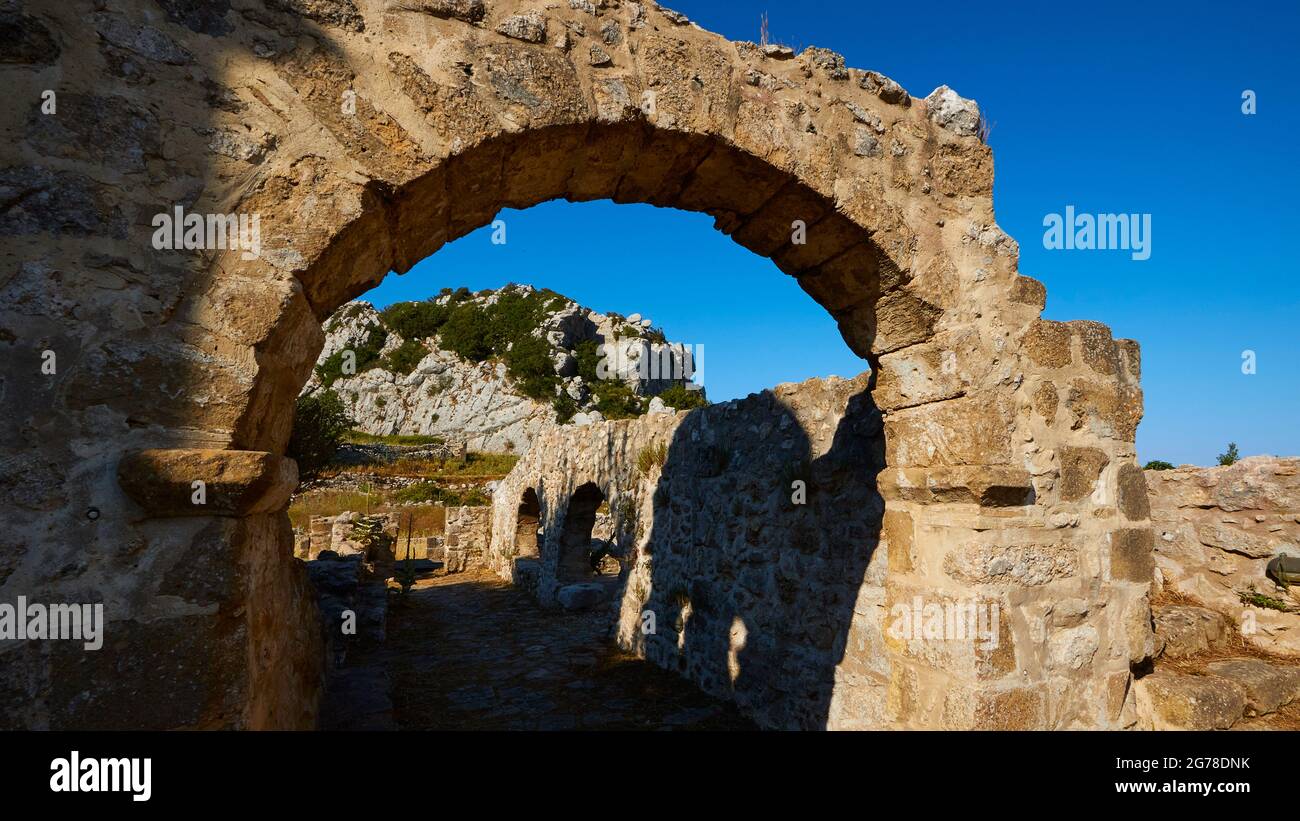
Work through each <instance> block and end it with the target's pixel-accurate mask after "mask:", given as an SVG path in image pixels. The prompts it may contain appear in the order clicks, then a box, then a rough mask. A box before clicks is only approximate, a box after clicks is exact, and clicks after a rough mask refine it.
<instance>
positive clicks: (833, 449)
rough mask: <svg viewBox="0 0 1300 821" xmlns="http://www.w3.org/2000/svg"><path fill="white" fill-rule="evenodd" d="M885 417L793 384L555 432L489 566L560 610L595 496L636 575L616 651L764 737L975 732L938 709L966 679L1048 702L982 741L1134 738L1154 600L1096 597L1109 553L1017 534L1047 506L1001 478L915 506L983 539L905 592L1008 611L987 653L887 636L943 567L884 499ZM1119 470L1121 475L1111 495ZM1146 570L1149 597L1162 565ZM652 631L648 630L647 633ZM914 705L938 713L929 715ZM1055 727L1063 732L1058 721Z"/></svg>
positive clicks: (526, 474) (540, 446)
mask: <svg viewBox="0 0 1300 821" xmlns="http://www.w3.org/2000/svg"><path fill="white" fill-rule="evenodd" d="M887 419H888V416H887V415H886V417H885V418H884V419H882V415H881V413H880V411H879V410H878V409H877V408H876V407H875V405H874V403H873V401H872V394H871V393H870V392H869V390H868V377H867V375H863V376H861V377H858V378H857V379H854V380H839V379H834V378H832V379H829V380H810V381H808V382H804V383H802V384H798V385H781V386H779V387H777V388H775V389H773V390H772V391H765V392H763V393H762V394H757V395H753V396H751V397H749V398H747V399H744V400H738V401H734V402H728V403H723V404H720V405H715V406H711V407H709V408H706V409H703V410H699V411H694V412H691V413H685V412H683V413H677V414H658V415H650V416H647V417H644V418H642V419H638V420H633V421H623V422H608V423H603V424H598V425H592V426H588V427H580V428H566V429H560V430H556V431H555V432H553V433H551V434H549V435H547V436H546V437H544V438H542V439H540V440H539V441H537V442H536V443H534V446H533V448H532V449H531V450H530V451H529V453H528V454H527V455H526V456H525V457H524V458H523V459H522V460H521V461H520V462H519V464H518V465H517V466H516V467H515V469H514V470H513V471H512V472H511V474H510V475H509V476H508V477H507V478H506V479H505V480H504V481H503V482H502V484H501V485H500V487H499V488H498V489H497V492H496V495H495V497H494V511H493V534H494V535H493V541H492V549H491V551H490V554H489V558H490V561H491V562H492V564H493V566H494V567H495V568H496V569H497V571H498V572H500V573H501V574H502V575H503V576H505V577H507V578H513V579H515V580H516V581H517V582H520V583H523V584H526V585H528V586H529V587H534V586H535V588H536V592H537V595H538V598H539V600H540V601H541V603H542V604H544V605H554V604H556V599H557V592H558V591H559V590H560V589H562V585H563V583H564V581H563V579H561V578H560V577H559V573H560V566H561V562H562V557H561V552H562V551H563V550H564V546H563V545H562V534H563V531H564V529H565V521H566V516H567V515H568V509H569V505H570V503H571V500H572V498H573V495H574V493H575V491H577V489H578V488H579V487H581V486H583V485H586V484H587V483H594V484H595V485H596V486H597V487H598V488H599V489H600V491H601V493H602V494H603V495H604V497H605V499H606V500H607V501H608V503H609V507H610V511H611V515H612V519H613V538H614V540H615V541H616V542H617V543H618V553H619V554H620V555H621V556H622V557H623V562H624V567H625V570H624V573H623V577H622V585H621V587H620V588H619V591H618V594H617V595H618V597H619V604H618V610H619V621H618V641H619V643H620V644H621V645H622V646H624V647H626V648H628V649H631V650H634V651H635V652H637V653H639V654H640V655H642V656H644V657H646V658H648V659H651V660H653V661H655V662H656V663H658V664H660V665H661V666H664V667H666V668H668V669H671V670H676V671H679V672H681V673H682V674H683V675H685V676H687V677H689V678H691V679H692V680H694V681H695V682H696V683H698V684H699V685H700V686H701V687H703V688H704V689H705V690H707V691H708V692H710V693H713V694H715V695H717V696H719V697H723V698H730V699H734V700H735V701H736V702H737V703H738V704H739V705H740V706H741V707H742V708H743V709H744V710H745V712H746V713H747V714H748V715H750V716H751V717H752V718H754V719H755V720H756V721H758V722H759V723H760V724H762V725H764V726H771V727H781V728H821V727H829V728H836V729H853V728H871V727H924V726H948V727H960V726H970V724H971V722H970V717H969V716H968V714H965V713H964V712H962V705H957V706H954V705H952V703H951V702H950V701H946V700H944V699H945V698H947V699H951V698H953V695H952V693H951V691H945V690H941V689H934V690H931V689H929V688H939V687H941V686H948V687H954V686H956V685H955V684H954V683H953V682H952V681H947V682H941V681H940V679H941V677H943V676H949V677H950V678H951V679H957V680H960V674H961V673H962V672H970V671H969V669H968V670H967V671H963V670H962V665H971V666H972V667H973V672H974V673H976V674H985V675H987V674H990V673H996V674H1000V675H1003V676H1006V677H1009V678H1011V679H1012V680H1014V681H1016V682H1018V683H1019V682H1025V683H1028V684H1029V685H1030V686H1031V687H1036V688H1039V689H1036V690H1033V691H1031V692H1040V693H1043V694H1044V695H1043V696H1042V698H1041V701H1040V703H1038V704H1036V705H1035V704H1034V703H1033V702H1029V703H1025V702H1019V701H1014V700H1013V701H1010V702H1009V703H1008V702H1006V701H1003V702H999V703H1001V704H1003V706H1004V707H1006V709H1007V710H1013V712H1010V713H1009V714H1006V713H1004V714H992V715H985V716H983V717H981V721H980V722H979V723H981V725H982V726H1013V727H1029V726H1117V725H1124V724H1128V723H1131V722H1132V720H1133V715H1132V705H1131V704H1129V705H1128V708H1127V710H1125V702H1126V699H1127V692H1126V691H1127V674H1128V670H1127V664H1128V660H1129V656H1128V654H1129V644H1128V642H1130V641H1132V642H1148V643H1149V641H1150V638H1149V634H1148V633H1146V632H1145V630H1146V629H1147V620H1148V619H1149V608H1148V607H1147V605H1146V598H1145V587H1143V588H1141V590H1140V591H1139V595H1137V596H1134V597H1133V599H1132V600H1128V601H1126V600H1125V599H1124V597H1123V596H1120V595H1115V593H1116V591H1115V590H1114V589H1113V588H1109V586H1107V585H1105V584H1104V583H1103V582H1102V580H1101V579H1100V578H1099V577H1100V576H1101V575H1102V572H1103V571H1102V568H1101V567H1099V566H1098V565H1096V564H1093V563H1092V562H1095V561H1096V558H1095V555H1096V554H1091V555H1090V554H1089V553H1088V552H1087V551H1086V549H1085V545H1084V543H1083V542H1082V539H1083V538H1084V537H1083V536H1081V535H1074V534H1071V533H1070V531H1074V530H1077V529H1080V522H1079V521H1078V519H1079V516H1078V515H1077V514H1067V515H1065V516H1060V517H1058V518H1056V519H1054V520H1053V521H1051V522H1050V523H1049V522H1042V523H1040V524H1038V525H1037V530H1038V531H1048V530H1049V528H1050V529H1051V530H1064V531H1066V533H1067V534H1068V535H1070V536H1072V537H1073V539H1074V540H1077V541H1065V542H1064V544H1063V545H1061V546H1052V545H1051V544H1050V541H1049V538H1048V536H1047V535H1045V534H1041V533H1040V534H1039V535H1037V536H1036V538H1034V540H1033V541H1030V540H1029V539H1027V538H1026V537H1025V536H1024V535H1022V534H1021V533H1019V532H1017V530H1016V529H1014V525H1015V524H1017V521H1016V516H1014V515H1012V514H1017V513H1018V514H1019V516H1021V517H1023V516H1025V515H1026V514H1025V513H1024V512H1021V511H1018V510H1017V509H1016V508H1019V507H1024V506H1026V505H1032V504H1033V501H1034V500H1033V498H1032V497H1031V496H1030V495H1029V492H1028V491H1025V490H1023V489H1018V488H1017V487H1016V485H1015V484H1014V483H1013V482H1007V481H1002V483H1001V484H998V483H997V481H994V480H988V484H987V486H986V487H984V488H983V490H982V492H981V493H980V494H979V495H975V494H972V493H970V492H969V491H967V490H965V489H962V488H956V489H954V488H953V487H951V486H949V487H944V486H938V485H931V486H929V487H927V488H909V489H908V490H907V491H906V492H908V493H912V494H917V493H921V492H925V493H929V494H933V495H935V496H936V497H939V498H942V499H943V502H942V504H943V507H942V510H943V512H944V513H945V514H946V516H947V517H948V521H949V522H951V523H952V524H953V525H956V524H962V523H966V522H982V523H987V524H986V528H987V529H986V530H983V531H982V532H981V534H980V538H979V540H978V541H973V542H972V543H969V544H957V545H955V546H954V548H953V550H952V552H951V553H950V554H949V555H948V557H947V558H946V559H945V560H944V561H943V562H942V563H941V564H939V566H937V567H935V568H933V570H935V571H937V572H936V573H935V574H934V575H935V576H938V577H939V578H938V583H937V584H934V585H933V586H931V587H927V588H918V587H915V586H910V585H909V586H906V587H903V590H905V591H907V592H911V593H913V595H916V596H920V597H921V599H922V601H923V602H924V603H925V604H933V603H944V602H946V601H953V600H968V601H974V600H975V597H976V596H978V597H979V600H980V601H981V602H984V603H990V602H993V603H996V604H997V605H998V607H999V610H1000V621H999V625H998V629H997V630H996V632H995V633H993V634H990V635H989V636H987V637H986V639H988V638H991V639H992V641H988V642H986V643H987V644H988V646H976V645H982V644H984V643H985V642H976V641H970V640H966V641H963V640H954V639H953V638H952V637H938V639H937V640H928V639H926V638H923V637H919V636H918V637H909V636H906V635H903V636H895V635H891V632H890V627H891V625H893V624H894V623H895V622H894V616H895V615H896V613H895V610H894V605H896V604H898V603H899V602H900V601H902V602H904V603H906V604H908V605H910V604H911V601H910V599H902V598H900V593H899V592H898V591H897V589H896V587H895V586H896V585H899V583H900V582H899V579H900V577H901V578H902V579H907V578H908V575H909V574H911V573H914V572H915V567H916V565H917V564H918V559H919V560H921V561H932V559H930V557H929V556H928V555H927V549H926V546H925V544H924V542H922V544H921V545H920V547H919V548H918V544H917V542H918V541H920V540H919V539H918V538H917V536H916V535H915V532H914V531H909V530H907V529H904V528H903V527H901V526H900V522H899V521H898V519H899V517H898V515H897V514H895V512H894V511H893V510H892V509H891V510H889V511H886V507H885V501H884V500H883V499H882V498H881V496H880V495H879V494H878V493H877V489H876V485H877V481H878V480H879V479H880V478H882V477H883V475H884V474H882V473H881V471H882V470H883V469H885V464H886V460H885V453H886V450H885V448H886V438H885V435H886V434H885V431H886V430H887V429H888V427H887ZM1106 467H1107V466H1106V465H1104V464H1098V465H1095V466H1094V467H1092V468H1089V469H1088V470H1090V471H1093V472H1095V473H1096V474H1103V473H1104V469H1105V468H1106ZM1119 472H1120V471H1119V469H1112V470H1111V471H1110V474H1109V475H1110V476H1111V477H1112V478H1111V481H1112V483H1113V482H1115V481H1116V479H1115V478H1113V477H1115V474H1117V473H1119ZM1138 476H1139V479H1140V474H1138ZM994 479H995V480H996V479H997V477H994ZM1102 481H1105V480H1104V479H1099V478H1098V477H1097V476H1096V475H1084V476H1082V477H1080V476H1079V475H1078V474H1077V473H1076V472H1075V471H1074V470H1067V471H1066V472H1064V473H1063V474H1061V475H1055V474H1051V475H1046V476H1044V477H1043V479H1042V483H1043V485H1044V486H1047V487H1052V486H1053V485H1054V484H1055V483H1074V486H1075V487H1074V491H1073V492H1077V493H1083V495H1084V496H1087V495H1091V494H1093V493H1096V492H1097V487H1099V486H1102V485H1101V482H1102ZM795 482H803V483H804V486H805V487H806V490H807V495H806V503H805V504H796V503H794V497H793V495H792V494H793V492H794V491H795V489H796V487H797V486H796V485H795V484H793V483H795ZM1113 486H1114V484H1112V487H1113ZM529 488H531V489H532V490H533V491H535V492H536V494H537V496H538V500H539V502H540V507H541V526H542V531H543V538H542V540H541V543H540V547H541V551H540V557H539V558H537V559H534V558H522V559H521V558H520V557H519V553H520V551H519V550H518V549H517V548H516V541H515V539H516V536H515V534H516V521H517V516H518V510H519V502H520V499H522V498H524V495H525V492H526V491H527V490H528V489H529ZM1084 491H1086V493H1084ZM1129 491H1130V492H1131V491H1132V487H1130V488H1129ZM1143 501H1144V498H1143ZM1080 509H1082V510H1087V509H1088V506H1086V505H1080ZM1093 509H1096V508H1095V507H1094V508H1093ZM1030 511H1031V512H1032V507H1031V508H1030ZM999 518H1001V519H1004V520H1007V521H1006V524H1004V523H1001V522H999V521H998V519H999ZM882 523H883V524H884V529H883V533H882ZM1007 525H1011V526H1010V527H1009V526H1007ZM950 526H951V525H950ZM1034 532H1035V531H1031V532H1030V535H1031V536H1032V535H1033V534H1034ZM1049 532H1050V531H1049ZM922 538H923V537H922ZM1058 538H1059V537H1058ZM1143 572H1146V573H1147V574H1148V578H1149V573H1150V565H1149V564H1148V565H1147V568H1146V570H1145V571H1143ZM973 582H974V583H976V584H978V585H979V586H973V585H972V583H973ZM1108 588H1109V589H1108ZM972 590H974V591H976V592H975V593H974V594H972ZM1107 596H1110V597H1111V598H1110V599H1109V600H1108V599H1107V598H1106V597H1107ZM647 612H648V613H653V614H654V620H655V625H656V630H655V632H654V633H652V634H649V635H647V634H646V633H645V632H644V630H643V623H644V618H645V616H644V614H646V613H647ZM990 626H991V625H990ZM1143 650H1144V651H1145V652H1147V653H1149V652H1150V647H1149V644H1147V645H1144V647H1143ZM1116 659H1118V661H1119V664H1118V665H1116V664H1113V662H1114V661H1115V660H1116ZM918 660H924V661H927V662H929V663H930V664H931V665H933V666H932V667H930V668H928V669H927V668H925V667H922V665H921V664H919V663H918ZM945 668H955V673H956V674H952V673H947V674H946V673H945V672H944V670H945ZM1116 668H1118V669H1116ZM1121 673H1122V674H1123V676H1124V679H1125V680H1124V681H1122V682H1120V683H1118V684H1117V683H1116V679H1118V678H1120V674H1121ZM923 675H924V676H926V678H924V679H922V678H921V676H923ZM977 680H978V679H977ZM1111 688H1115V690H1117V692H1113V691H1112V690H1111ZM1011 692H1019V691H1018V690H1012V691H1011ZM1099 692H1100V693H1101V695H1100V696H1097V695H1096V694H1097V693H1099ZM1069 693H1082V694H1084V695H1083V696H1082V697H1077V698H1073V699H1072V698H1068V697H1067V694H1069ZM960 696H961V694H960V693H959V694H958V697H960ZM1053 696H1054V698H1052V699H1051V700H1049V698H1050V697H1053ZM1098 697H1099V698H1101V699H1102V700H1101V701H1100V702H1098V701H1094V700H1092V699H1093V698H1098ZM913 699H929V700H931V706H930V709H931V710H935V711H936V712H928V711H926V710H923V709H918V705H917V704H916V701H914V700H913ZM935 699H939V701H938V704H934V703H933V701H934V700H935ZM1048 707H1050V708H1052V709H1053V710H1056V711H1061V714H1059V715H1058V716H1056V717H1055V719H1054V720H1049V716H1051V714H1050V713H1046V709H1047V708H1048ZM1066 710H1072V711H1073V712H1071V713H1066V712H1065V711H1066ZM1121 713H1123V715H1121Z"/></svg>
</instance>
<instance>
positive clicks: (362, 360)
mask: <svg viewBox="0 0 1300 821" xmlns="http://www.w3.org/2000/svg"><path fill="white" fill-rule="evenodd" d="M387 342H388V331H386V330H384V328H383V327H382V326H380V325H377V324H376V323H374V322H371V323H370V324H369V325H367V326H366V338H365V339H364V340H362V341H361V344H360V345H357V346H355V347H353V348H343V349H340V350H337V351H335V352H334V353H332V354H330V355H329V356H328V357H326V359H325V361H324V362H322V363H320V364H319V365H317V366H316V375H317V376H318V377H320V381H321V386H322V387H324V388H329V387H330V386H331V385H333V384H334V383H335V382H336V381H338V380H339V379H341V378H342V377H344V376H354V375H355V374H345V373H343V361H344V359H345V358H346V354H347V352H348V351H349V350H351V351H352V353H353V354H354V355H355V356H356V373H361V372H362V371H367V370H370V369H371V368H374V367H378V365H379V352H380V351H382V350H383V349H384V345H385V344H386V343H387Z"/></svg>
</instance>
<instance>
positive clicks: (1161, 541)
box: [1145, 456, 1300, 656]
mask: <svg viewBox="0 0 1300 821" xmlns="http://www.w3.org/2000/svg"><path fill="white" fill-rule="evenodd" d="M1145 475H1146V483H1147V487H1148V489H1149V496H1150V499H1151V520H1152V522H1153V523H1154V525H1155V529H1156V540H1155V545H1156V547H1155V558H1156V567H1157V572H1158V577H1159V579H1158V580H1159V581H1160V583H1161V584H1162V585H1163V586H1164V587H1165V588H1166V589H1169V590H1172V591H1175V592H1177V593H1180V594H1183V595H1186V596H1190V597H1192V598H1194V599H1196V600H1198V601H1200V602H1201V603H1202V604H1204V605H1205V606H1206V607H1209V608H1211V609H1213V610H1215V611H1217V612H1219V613H1222V614H1223V615H1225V616H1228V617H1229V618H1230V619H1231V620H1232V621H1233V622H1235V623H1237V624H1239V625H1241V629H1242V635H1243V637H1244V638H1245V639H1246V641H1248V642H1249V643H1251V644H1253V645H1255V646H1257V647H1259V648H1261V649H1264V650H1268V651H1270V652H1273V653H1278V654H1281V655H1288V656H1300V594H1298V593H1297V592H1296V591H1295V588H1292V590H1291V591H1287V590H1286V589H1284V588H1282V587H1280V586H1279V585H1277V584H1276V583H1274V581H1273V580H1272V579H1270V578H1269V577H1268V576H1267V574H1266V572H1265V568H1266V566H1267V565H1268V563H1269V561H1270V560H1271V559H1272V558H1273V557H1275V556H1277V555H1281V554H1287V555H1291V556H1300V458H1280V457H1272V456H1252V457H1249V458H1247V459H1242V460H1241V461H1240V462H1237V463H1236V464H1234V465H1231V466H1228V467H1206V468H1202V467H1190V466H1188V467H1180V468H1177V469H1175V470H1148V471H1145ZM1252 590H1253V592H1255V593H1260V594H1263V595H1266V596H1268V597H1269V598H1271V599H1276V600H1278V601H1280V602H1282V603H1284V604H1286V605H1289V606H1290V607H1292V608H1294V609H1293V611H1292V612H1290V613H1285V612H1281V611H1279V610H1276V609H1272V608H1269V607H1258V606H1251V605H1249V604H1247V603H1244V602H1243V601H1242V594H1249V593H1251V592H1252Z"/></svg>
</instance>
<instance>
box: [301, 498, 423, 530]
mask: <svg viewBox="0 0 1300 821" xmlns="http://www.w3.org/2000/svg"><path fill="white" fill-rule="evenodd" d="M348 510H355V511H358V512H362V513H397V514H398V515H399V516H400V517H401V525H402V530H403V533H405V529H406V522H407V517H413V526H414V529H415V535H417V536H439V535H441V534H442V533H443V532H444V530H445V529H446V526H447V509H446V508H445V507H441V506H439V505H398V504H394V503H393V500H392V499H391V497H390V494H388V493H384V492H379V491H376V492H374V493H357V492H353V491H335V490H324V491H312V492H310V493H304V494H302V495H301V496H299V497H298V498H296V499H294V501H293V504H291V505H289V521H290V522H291V523H292V524H293V526H294V527H295V528H306V527H307V526H308V525H309V524H311V518H312V517H313V516H337V515H339V514H340V513H343V512H344V511H348Z"/></svg>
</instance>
